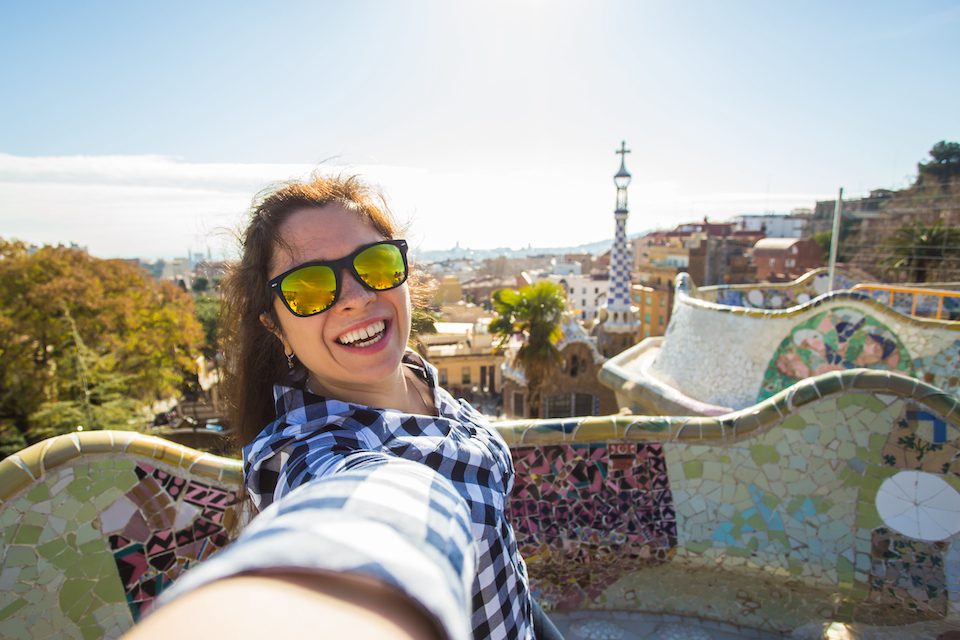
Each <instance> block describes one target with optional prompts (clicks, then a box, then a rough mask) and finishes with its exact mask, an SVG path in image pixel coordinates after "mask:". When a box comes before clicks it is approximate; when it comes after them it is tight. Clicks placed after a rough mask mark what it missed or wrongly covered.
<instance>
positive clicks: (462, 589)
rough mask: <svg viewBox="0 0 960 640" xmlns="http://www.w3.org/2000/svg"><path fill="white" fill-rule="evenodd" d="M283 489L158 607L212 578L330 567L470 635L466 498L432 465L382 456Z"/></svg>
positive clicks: (462, 637) (471, 564) (471, 562)
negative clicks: (375, 584) (394, 593)
mask: <svg viewBox="0 0 960 640" xmlns="http://www.w3.org/2000/svg"><path fill="white" fill-rule="evenodd" d="M362 467H363V468H361V469H354V470H350V471H344V472H343V473H338V474H336V475H331V476H329V477H326V478H324V479H323V480H319V481H317V482H310V483H307V484H305V485H303V486H301V487H299V488H298V489H295V490H293V491H291V492H290V493H288V494H287V495H286V496H285V497H284V498H283V499H282V500H279V501H277V502H275V503H274V504H273V505H271V506H270V507H269V508H267V509H266V510H264V511H263V512H262V513H261V514H260V515H258V516H257V517H256V518H255V519H254V520H253V522H252V523H251V524H250V526H248V527H247V528H246V529H245V530H244V532H243V535H242V536H241V537H240V538H239V540H237V542H235V543H234V544H232V545H230V546H229V547H227V548H226V549H224V550H223V551H222V552H220V553H219V554H217V555H216V556H214V557H213V558H211V559H209V560H207V561H206V562H204V563H203V564H201V565H198V566H197V567H195V568H193V569H191V570H190V571H188V572H186V573H185V574H184V575H183V576H182V577H181V578H180V579H178V580H177V581H176V583H174V585H173V586H172V587H171V588H170V589H169V590H167V591H165V592H164V594H163V596H162V597H161V600H160V604H161V606H162V605H164V604H166V603H167V602H169V601H170V600H173V599H175V598H178V597H181V596H182V595H184V594H185V593H188V592H191V591H194V590H195V589H197V588H199V587H200V586H203V585H205V584H208V583H210V582H212V581H215V580H220V579H223V578H228V577H230V576H234V575H239V574H250V573H258V572H265V571H270V572H278V571H279V572H283V571H295V572H298V573H302V572H304V571H318V572H326V571H336V572H347V573H355V574H363V575H367V576H372V577H374V578H376V579H379V580H381V581H383V582H386V583H388V584H390V585H393V586H394V587H396V588H398V589H400V590H401V591H403V592H404V593H406V594H407V595H408V596H410V597H411V598H413V600H414V601H415V602H416V603H418V604H419V605H420V606H421V607H422V608H423V609H425V610H426V611H427V612H428V613H429V615H430V616H431V617H432V618H433V619H435V620H436V621H437V623H438V624H439V626H440V627H441V628H442V629H443V631H444V632H445V635H446V636H447V637H449V638H453V639H456V640H467V638H470V637H471V628H470V613H471V610H472V609H471V605H470V593H471V585H472V583H473V580H474V577H475V574H476V564H475V563H476V560H475V557H474V555H475V554H474V546H473V534H472V532H471V528H470V518H469V513H468V511H467V508H466V504H465V503H464V501H463V499H462V498H461V497H460V495H459V494H458V493H457V492H456V490H455V489H454V488H453V485H452V484H451V483H450V482H449V481H448V480H446V479H445V478H443V477H442V476H440V475H439V474H437V473H436V472H434V471H432V470H431V469H429V468H427V467H425V466H423V465H420V464H416V463H412V462H408V461H406V460H401V459H398V458H394V457H388V456H383V455H380V456H378V457H377V459H374V458H372V457H371V458H368V459H367V460H366V461H365V462H364V464H363V465H362Z"/></svg>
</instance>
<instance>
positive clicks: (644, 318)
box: [643, 313, 650, 324]
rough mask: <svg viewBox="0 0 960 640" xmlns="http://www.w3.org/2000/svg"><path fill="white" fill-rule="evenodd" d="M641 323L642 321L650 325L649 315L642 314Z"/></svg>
mask: <svg viewBox="0 0 960 640" xmlns="http://www.w3.org/2000/svg"><path fill="white" fill-rule="evenodd" d="M643 321H644V323H646V324H650V314H649V313H645V314H643Z"/></svg>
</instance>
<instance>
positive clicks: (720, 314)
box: [610, 274, 960, 409]
mask: <svg viewBox="0 0 960 640" xmlns="http://www.w3.org/2000/svg"><path fill="white" fill-rule="evenodd" d="M689 288H690V282H689V278H688V277H687V276H686V274H681V276H680V277H678V279H677V296H676V301H675V302H676V303H675V306H674V311H673V316H672V317H671V321H670V327H669V329H668V332H667V335H666V336H665V338H664V340H663V342H662V344H661V345H660V347H659V350H658V353H657V354H656V357H655V360H654V362H653V365H652V366H651V367H650V369H649V371H648V372H645V373H642V374H641V373H638V374H637V377H639V378H642V377H643V375H649V376H652V377H653V378H654V380H652V381H651V382H650V383H648V384H646V386H647V387H649V388H650V389H652V390H653V392H656V384H655V383H656V382H658V381H659V382H662V383H664V384H667V383H668V384H669V385H670V386H671V387H673V388H676V389H677V391H678V392H680V394H682V395H683V396H686V397H689V398H691V399H695V400H696V401H699V402H702V403H707V404H708V405H715V406H720V407H733V408H737V409H739V408H744V407H747V406H750V405H751V404H753V403H755V402H758V401H761V400H764V399H766V398H769V397H770V396H772V395H773V394H775V393H777V392H779V391H782V390H783V389H786V388H787V387H789V386H790V385H792V384H794V383H796V382H798V381H800V380H803V379H804V378H807V377H810V376H815V375H819V374H822V373H827V372H830V371H837V370H844V369H853V368H870V369H878V370H884V371H895V372H899V373H903V374H905V375H909V376H914V377H916V378H919V379H920V380H922V381H924V382H927V383H929V384H932V385H934V386H936V387H939V388H941V389H943V390H945V391H947V392H949V393H952V394H954V395H957V396H958V397H960V374H958V370H960V322H955V321H937V320H930V319H926V318H915V317H911V316H907V315H904V314H901V313H898V312H896V311H894V310H892V309H890V308H889V307H887V306H885V305H883V304H881V303H878V302H876V301H874V300H873V299H871V298H870V297H869V296H868V295H866V294H862V293H857V292H843V291H842V292H834V293H830V294H826V295H823V296H820V297H818V298H815V299H813V300H811V301H808V302H806V303H804V304H802V305H799V306H794V307H791V308H789V309H783V310H769V309H763V310H761V309H749V308H743V307H735V306H729V305H722V304H716V303H711V302H706V301H704V300H702V299H700V298H698V297H696V296H694V295H691V294H689ZM640 346H643V345H642V344H641V345H640ZM630 355H631V354H630V352H629V351H628V352H625V353H624V354H621V355H620V356H617V357H616V358H613V359H612V360H611V361H610V366H611V367H612V366H616V365H618V364H619V363H620V362H626V361H627V360H628V359H629V357H630ZM688 404H690V405H691V406H692V405H693V403H692V402H691V403H688Z"/></svg>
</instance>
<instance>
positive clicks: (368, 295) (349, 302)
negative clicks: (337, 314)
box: [337, 270, 377, 310]
mask: <svg viewBox="0 0 960 640" xmlns="http://www.w3.org/2000/svg"><path fill="white" fill-rule="evenodd" d="M341 282H343V285H342V287H343V290H342V291H341V292H340V300H339V301H338V303H337V306H338V307H340V308H341V309H342V310H347V309H356V308H360V307H363V306H366V305H367V304H369V303H370V302H372V301H373V300H374V299H376V297H377V292H376V291H370V290H369V289H367V288H366V287H364V286H363V285H362V284H360V283H359V282H358V281H357V278H356V276H355V275H353V273H351V272H350V271H349V270H345V271H344V272H343V279H342V281H341Z"/></svg>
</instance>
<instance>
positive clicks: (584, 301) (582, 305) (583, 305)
mask: <svg viewBox="0 0 960 640" xmlns="http://www.w3.org/2000/svg"><path fill="white" fill-rule="evenodd" d="M580 306H581V307H585V306H587V299H586V298H584V299H583V300H581V301H580Z"/></svg>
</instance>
